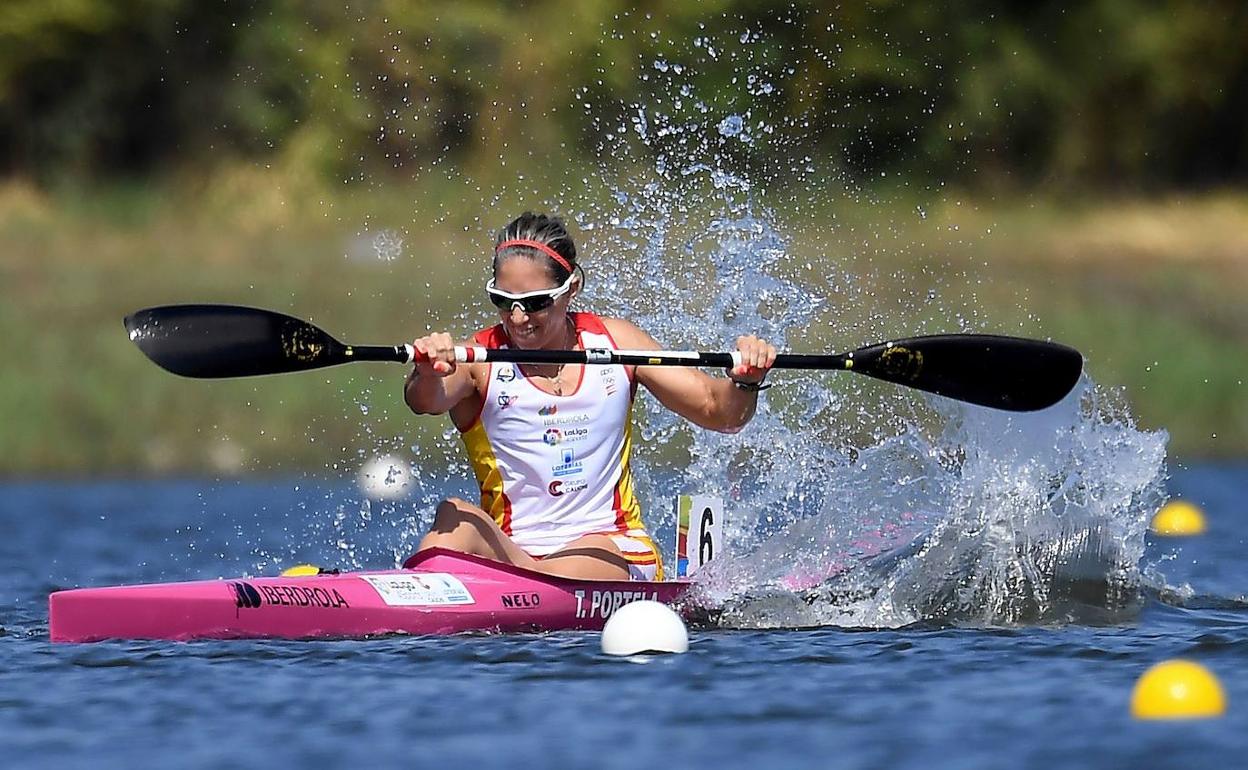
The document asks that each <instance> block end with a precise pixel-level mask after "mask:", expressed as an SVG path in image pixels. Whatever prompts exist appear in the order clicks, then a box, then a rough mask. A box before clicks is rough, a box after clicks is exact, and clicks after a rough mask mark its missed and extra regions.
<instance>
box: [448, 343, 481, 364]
mask: <svg viewBox="0 0 1248 770" xmlns="http://www.w3.org/2000/svg"><path fill="white" fill-rule="evenodd" d="M455 360H456V361H457V362H459V363H461V364H471V363H473V362H474V361H488V360H489V353H488V352H487V350H486V348H483V347H481V346H480V345H472V346H465V345H456V346H455Z"/></svg>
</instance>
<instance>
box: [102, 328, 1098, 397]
mask: <svg viewBox="0 0 1248 770" xmlns="http://www.w3.org/2000/svg"><path fill="white" fill-rule="evenodd" d="M126 330H127V331H128V332H129V333H130V339H131V340H132V341H133V342H134V343H135V344H136V345H138V346H139V349H140V350H142V351H143V353H144V354H145V355H146V356H147V357H148V358H150V359H151V360H152V361H154V362H155V363H156V364H157V365H159V366H160V367H161V368H163V369H165V370H167V371H170V372H173V373H174V374H180V375H182V376H184V377H198V378H219V377H250V376H253V375H260V374H281V373H284V372H299V371H306V370H308V369H320V368H323V367H327V366H337V365H339V364H346V363H351V362H353V361H391V362H395V363H411V362H412V361H413V360H414V357H415V353H416V351H415V349H414V348H413V347H412V346H411V345H394V346H382V345H345V344H343V343H341V342H339V341H338V340H336V339H334V338H333V337H331V336H330V335H329V334H327V333H325V332H324V331H322V330H321V329H319V328H317V327H316V326H314V325H312V324H310V323H308V322H307V321H302V320H300V319H298V318H293V317H291V316H288V315H284V314H282V313H277V312H274V311H272V310H263V309H260V308H250V307H238V306H235V305H167V306H164V307H153V308H148V309H146V310H140V311H138V312H136V313H134V314H132V315H130V316H127V317H126ZM455 355H456V360H458V361H460V362H463V363H469V362H474V361H482V362H484V361H503V362H510V363H518V364H624V365H628V366H707V367H719V368H725V369H726V368H730V367H732V366H736V365H737V364H738V363H740V358H739V354H738V353H699V352H695V351H678V350H611V349H608V348H591V349H588V350H512V349H487V348H484V347H468V346H464V347H457V348H456V349H455ZM775 368H777V369H842V370H848V371H851V372H857V373H859V374H865V375H867V376H869V377H875V378H876V379H880V380H884V381H886V382H891V383H895V384H897V385H904V386H906V387H910V388H917V389H918V390H923V391H927V392H929V393H936V394H938V395H941V396H945V397H947V398H952V399H956V400H958V401H966V402H968V403H972V404H979V405H981V406H989V407H993V408H996V409H1006V410H1009V411H1014V412H1029V411H1034V410H1036V409H1044V408H1046V407H1049V406H1052V405H1053V404H1055V403H1057V402H1058V401H1060V400H1061V399H1062V398H1064V397H1065V396H1066V395H1067V394H1068V393H1070V391H1071V389H1072V388H1074V386H1075V383H1076V382H1077V381H1078V380H1079V376H1080V374H1081V373H1082V371H1083V356H1081V355H1080V354H1079V351H1077V350H1075V349H1074V348H1070V347H1067V346H1065V345H1060V344H1058V343H1055V342H1044V341H1041V340H1028V339H1020V338H1018V337H1002V336H997V335H991V334H941V335H934V336H928V337H910V338H906V339H899V340H894V341H892V342H884V343H881V344H878V345H870V346H868V347H865V348H859V349H858V350H853V351H850V352H848V353H838V354H835V355H805V354H794V353H781V354H780V355H778V356H776V363H775Z"/></svg>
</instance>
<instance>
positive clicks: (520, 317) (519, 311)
mask: <svg viewBox="0 0 1248 770" xmlns="http://www.w3.org/2000/svg"><path fill="white" fill-rule="evenodd" d="M528 317H529V314H528V313H526V312H524V308H523V307H521V306H520V303H519V302H515V303H512V306H511V322H512V323H513V324H519V323H524V322H525V321H526V320H528Z"/></svg>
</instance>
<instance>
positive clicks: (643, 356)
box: [347, 345, 853, 369]
mask: <svg viewBox="0 0 1248 770" xmlns="http://www.w3.org/2000/svg"><path fill="white" fill-rule="evenodd" d="M347 350H348V351H350V352H349V353H348V354H347V355H349V356H350V357H351V358H352V359H354V360H356V361H394V362H397V363H403V364H407V363H412V362H413V361H416V360H417V358H418V357H417V355H416V350H415V349H414V348H413V347H412V346H411V345H398V346H395V347H393V348H391V347H384V346H373V345H367V346H358V347H348V348H347ZM420 358H422V359H423V358H424V356H420ZM455 360H456V361H457V362H459V363H461V364H470V363H477V362H480V363H488V362H498V363H510V364H621V365H624V366H705V367H718V368H723V369H730V368H733V367H735V366H738V365H740V363H741V354H740V353H735V352H734V353H701V352H697V351H692V350H612V349H611V348H588V349H586V350H513V349H510V348H484V347H478V346H462V345H457V346H456V347H455ZM852 362H853V354H852V353H848V354H840V355H804V354H797V353H781V354H780V355H778V356H776V363H775V364H774V368H777V369H850V368H852V367H853V363H852Z"/></svg>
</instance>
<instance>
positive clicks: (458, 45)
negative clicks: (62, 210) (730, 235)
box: [0, 0, 1248, 185]
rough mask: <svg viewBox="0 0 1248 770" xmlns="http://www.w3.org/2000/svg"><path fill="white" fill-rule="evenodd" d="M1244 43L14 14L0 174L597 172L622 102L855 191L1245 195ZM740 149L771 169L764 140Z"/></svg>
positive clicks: (308, 17)
mask: <svg viewBox="0 0 1248 770" xmlns="http://www.w3.org/2000/svg"><path fill="white" fill-rule="evenodd" d="M1245 40H1248V6H1246V5H1245V4H1244V3H1242V2H1240V0H1206V2H1200V3H1190V2H1182V1H1181V0H1090V2H1086V3H1077V4H1073V5H1071V4H1064V3H1039V4H1022V5H1018V4H1014V5H1008V6H1005V7H1002V6H1001V4H999V3H990V2H982V1H975V0H968V1H967V2H962V3H956V4H937V3H902V2H895V1H889V0H874V1H873V2H864V3H849V4H838V5H833V4H829V3H827V2H819V1H817V0H793V1H792V2H790V3H788V4H787V5H781V6H777V5H776V4H775V3H771V2H763V1H762V0H703V1H702V2H696V3H694V2H690V3H660V2H643V3H633V2H625V1H624V0H527V1H526V2H498V1H497V0H494V1H491V2H486V1H485V0H461V1H460V2H456V3H450V4H438V3H410V2H403V1H401V0H355V2H348V3H307V2H299V1H298V0H275V2H271V3H242V2H237V3H236V2H227V3H202V2H195V0H109V1H108V2H105V1H104V0H60V1H59V2H47V1H46V0H9V2H7V3H4V4H3V5H0V169H7V170H8V171H10V172H20V173H24V174H27V175H32V176H37V177H40V178H45V179H56V178H60V177H63V176H66V175H73V174H79V173H87V172H89V173H94V174H117V173H124V174H133V173H136V172H138V173H142V172H144V171H146V170H148V169H150V168H152V167H154V166H156V165H158V164H165V163H169V162H174V163H177V164H180V165H184V166H190V167H201V166H204V165H218V164H220V163H222V162H224V161H230V160H232V159H233V158H232V156H242V157H245V158H248V159H253V160H256V161H262V162H265V163H279V164H285V165H297V166H302V167H306V168H309V169H312V170H314V171H315V172H316V173H317V174H318V175H319V176H320V177H321V178H322V179H325V180H329V181H351V180H355V181H360V180H371V179H385V178H387V177H389V176H394V175H397V176H399V177H402V178H410V177H412V176H419V175H420V174H421V173H424V172H427V171H429V170H430V169H431V168H433V167H434V166H435V165H437V164H445V163H453V164H457V165H462V166H463V167H464V168H466V169H467V170H468V171H469V172H470V173H476V172H482V171H483V170H484V169H497V168H498V167H499V166H500V164H502V165H506V164H508V163H512V164H515V163H521V164H524V163H529V164H532V165H541V164H544V163H547V162H549V161H550V160H551V159H559V158H566V157H567V156H569V155H580V156H582V157H583V158H589V159H591V160H593V159H597V160H601V161H605V160H607V159H604V158H601V157H599V156H601V154H602V153H601V149H600V148H601V147H602V146H603V144H604V139H606V138H607V137H608V136H609V135H611V134H612V133H614V132H617V131H619V130H620V128H621V127H623V128H625V130H628V125H629V121H630V119H631V117H632V116H633V115H634V114H635V113H636V109H635V108H634V107H633V105H636V104H639V103H640V104H644V105H646V107H647V108H648V109H652V110H655V111H658V110H665V111H667V112H669V113H670V114H671V115H673V116H675V117H677V118H679V117H680V115H681V114H682V111H683V114H685V115H692V114H694V111H695V110H696V109H705V110H710V111H713V112H714V113H716V114H719V113H722V114H728V113H733V112H735V113H738V114H748V115H751V116H752V117H753V118H754V119H766V120H767V121H769V122H771V123H772V124H773V125H777V126H781V127H783V128H784V129H785V133H786V134H787V135H789V136H791V137H796V139H794V140H793V141H794V142H796V143H798V144H802V145H804V148H803V149H802V151H805V152H818V153H821V154H823V155H824V156H825V157H832V158H835V159H836V160H837V161H838V162H839V164H840V165H842V166H843V167H844V168H845V169H846V171H848V172H850V173H852V174H854V175H858V176H863V177H865V176H878V173H879V172H881V171H885V172H901V173H906V174H909V175H912V176H914V175H918V176H919V177H927V178H929V179H934V180H940V181H946V182H947V181H964V182H966V181H974V182H975V183H978V184H1006V185H1022V184H1027V183H1032V182H1036V181H1055V182H1058V183H1093V184H1097V185H1133V184H1175V183H1179V184H1187V183H1203V182H1218V181H1228V180H1243V179H1244V178H1245V176H1246V175H1248V138H1246V137H1248V112H1245V110H1244V109H1243V104H1245V103H1246V102H1248V45H1244V41H1245ZM656 62H663V63H669V64H674V65H680V66H681V67H682V68H683V72H684V75H683V76H682V78H681V82H682V84H683V85H685V86H687V88H686V89H685V90H684V91H683V93H678V92H676V91H675V90H674V89H668V90H664V87H663V86H662V84H661V81H662V80H663V78H664V76H663V75H662V74H661V73H660V72H659V71H657V70H656V66H655V65H656ZM751 78H752V79H753V80H751ZM669 80H670V78H669ZM751 83H753V84H754V85H751ZM764 83H765V84H767V86H768V89H763V88H761V87H755V85H757V84H764ZM678 102H679V103H680V106H679V107H678V106H677V103H678ZM586 105H589V108H588V109H587V108H586ZM673 141H676V140H675V139H673ZM649 149H650V150H652V151H655V152H660V153H661V152H663V151H664V149H665V147H664V142H663V141H660V140H658V139H657V138H656V139H654V140H653V141H652V142H651V144H650V147H649ZM741 153H742V154H743V155H747V156H757V157H748V158H745V160H746V161H747V162H753V163H757V164H760V165H766V164H768V163H774V161H775V160H776V157H775V153H776V148H775V147H774V146H773V145H772V144H769V143H768V142H766V141H763V140H761V138H760V141H759V142H757V143H755V144H754V145H753V146H751V147H748V148H747V147H742V148H741ZM799 154H800V153H799Z"/></svg>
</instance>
